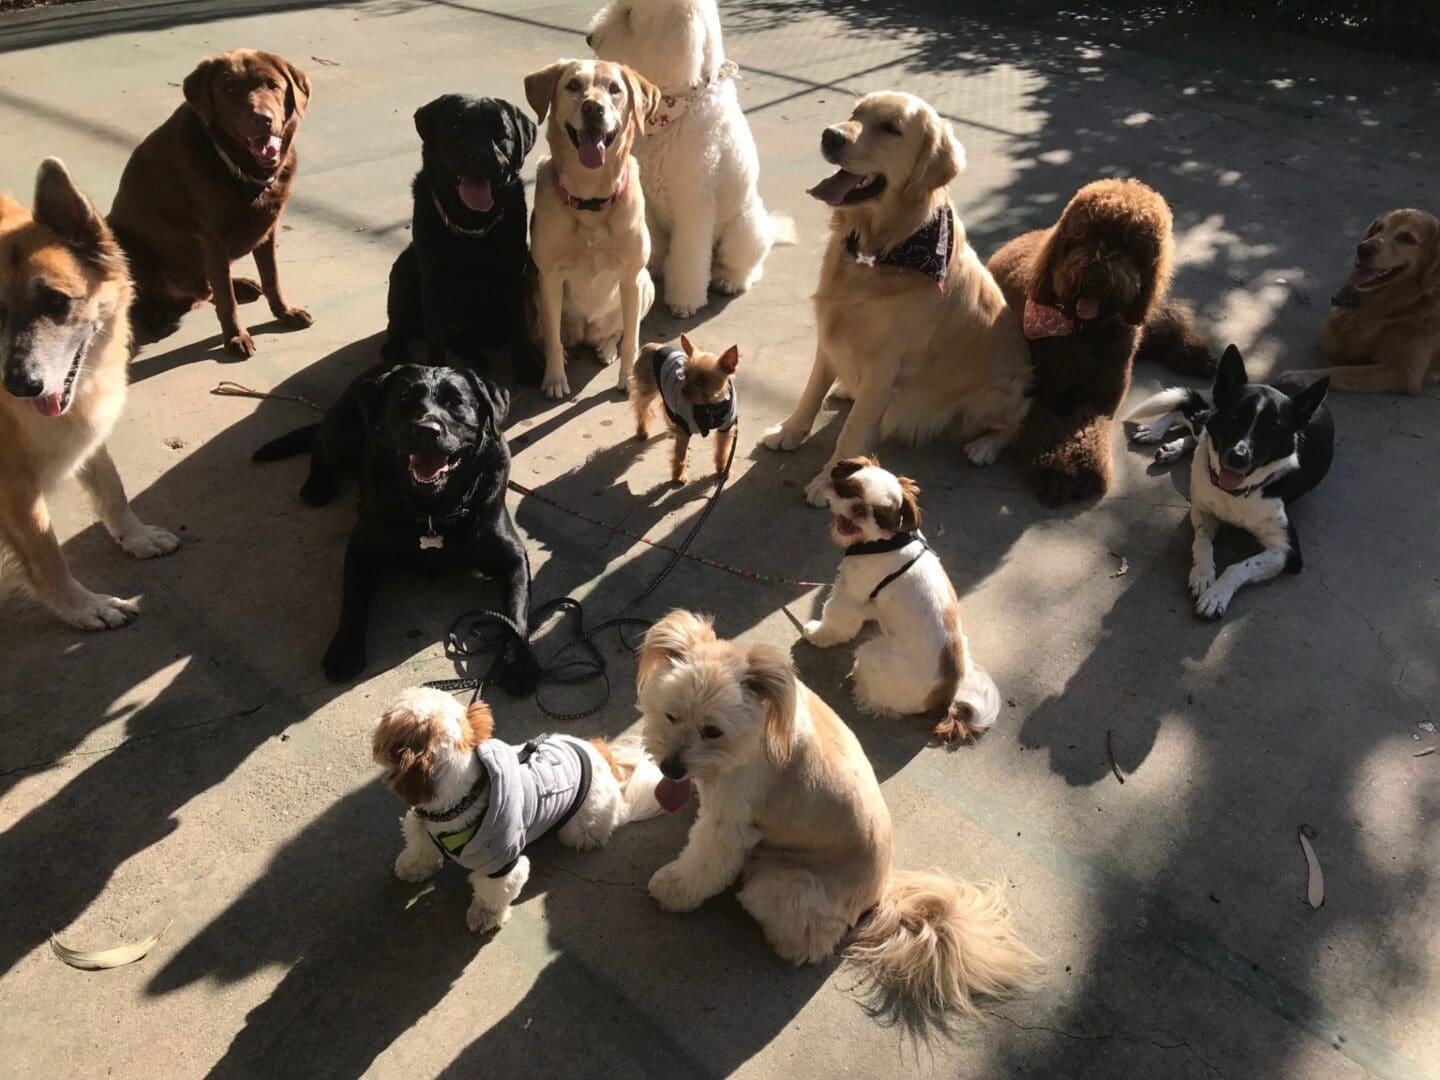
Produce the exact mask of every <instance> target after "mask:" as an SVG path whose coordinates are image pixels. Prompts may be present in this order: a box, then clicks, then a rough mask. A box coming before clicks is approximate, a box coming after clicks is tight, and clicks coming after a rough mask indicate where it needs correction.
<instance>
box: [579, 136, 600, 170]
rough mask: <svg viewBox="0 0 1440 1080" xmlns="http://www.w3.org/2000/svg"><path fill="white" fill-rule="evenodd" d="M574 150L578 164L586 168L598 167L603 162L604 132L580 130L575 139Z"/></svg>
mask: <svg viewBox="0 0 1440 1080" xmlns="http://www.w3.org/2000/svg"><path fill="white" fill-rule="evenodd" d="M575 149H576V151H577V152H578V153H579V155H580V164H581V165H584V166H585V167H586V168H587V169H598V168H600V167H601V166H602V165H604V164H605V133H604V132H603V131H582V132H580V137H579V139H577V140H576V146H575Z"/></svg>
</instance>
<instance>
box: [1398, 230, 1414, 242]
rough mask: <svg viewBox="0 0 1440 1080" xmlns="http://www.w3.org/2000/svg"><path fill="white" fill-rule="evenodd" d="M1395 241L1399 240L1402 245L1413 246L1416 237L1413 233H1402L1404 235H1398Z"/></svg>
mask: <svg viewBox="0 0 1440 1080" xmlns="http://www.w3.org/2000/svg"><path fill="white" fill-rule="evenodd" d="M1395 239H1396V240H1398V241H1400V243H1402V244H1413V243H1415V237H1414V235H1413V234H1411V233H1408V232H1402V233H1399V234H1397V235H1396V237H1395Z"/></svg>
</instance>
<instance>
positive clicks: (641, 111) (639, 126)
mask: <svg viewBox="0 0 1440 1080" xmlns="http://www.w3.org/2000/svg"><path fill="white" fill-rule="evenodd" d="M620 77H621V78H622V79H624V80H625V92H626V93H627V94H629V96H630V123H632V124H634V125H635V134H636V135H644V134H645V131H646V129H647V128H648V127H649V125H650V119H651V117H653V116H654V115H655V113H656V111H657V110H658V109H659V108H660V88H659V87H658V86H656V85H655V84H654V83H652V82H651V81H650V80H649V79H647V78H645V76H644V75H641V74H640V73H639V72H638V71H634V70H632V69H631V68H628V67H626V66H625V65H624V64H621V65H620Z"/></svg>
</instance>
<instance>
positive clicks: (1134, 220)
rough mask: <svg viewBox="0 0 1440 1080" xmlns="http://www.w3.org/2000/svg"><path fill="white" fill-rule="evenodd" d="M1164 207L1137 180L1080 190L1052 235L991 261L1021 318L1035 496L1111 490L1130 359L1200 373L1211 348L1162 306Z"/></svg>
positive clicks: (1021, 242)
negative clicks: (1028, 370)
mask: <svg viewBox="0 0 1440 1080" xmlns="http://www.w3.org/2000/svg"><path fill="white" fill-rule="evenodd" d="M1173 247H1174V240H1173V237H1172V235H1171V217H1170V207H1169V206H1168V205H1166V202H1165V200H1164V199H1163V198H1162V197H1161V196H1160V194H1159V193H1158V192H1156V191H1154V190H1152V189H1151V188H1148V187H1146V186H1145V185H1144V184H1142V183H1140V182H1139V181H1138V180H1096V181H1095V182H1093V183H1090V184H1086V185H1085V186H1084V187H1083V188H1081V189H1080V190H1079V191H1078V192H1076V193H1075V197H1074V198H1073V199H1071V200H1070V204H1069V205H1068V206H1066V207H1065V212H1064V213H1063V214H1061V215H1060V220H1059V222H1058V223H1057V224H1056V225H1055V226H1054V227H1052V228H1049V229H1038V230H1036V231H1035V232H1028V233H1025V234H1024V235H1023V236H1017V237H1016V238H1015V239H1014V240H1011V241H1010V242H1009V243H1008V244H1006V245H1005V246H1004V247H1002V248H1001V249H1000V250H999V251H997V252H996V253H995V255H994V257H993V258H992V259H991V260H990V264H989V268H990V272H991V273H992V274H994V275H995V280H996V281H997V282H999V283H1000V288H1001V289H1002V290H1004V292H1005V299H1006V300H1008V301H1009V303H1010V307H1011V310H1013V311H1015V312H1017V313H1019V312H1024V316H1023V322H1024V328H1025V336H1026V337H1027V338H1029V339H1030V358H1031V364H1032V368H1033V375H1032V384H1031V397H1032V402H1031V407H1030V414H1029V416H1028V418H1027V419H1026V421H1025V426H1024V428H1023V429H1022V431H1021V434H1020V441H1019V444H1018V446H1017V450H1018V452H1019V454H1020V459H1021V461H1022V462H1024V464H1025V467H1026V469H1027V470H1028V471H1029V473H1030V476H1031V482H1032V484H1033V485H1034V487H1035V490H1036V492H1037V493H1038V494H1039V496H1040V498H1041V499H1042V500H1044V501H1045V502H1047V503H1052V504H1059V503H1065V502H1073V501H1075V500H1078V499H1088V498H1094V497H1096V496H1099V495H1103V494H1104V493H1105V492H1106V491H1107V490H1108V489H1109V487H1110V478H1111V463H1110V435H1111V428H1112V426H1113V424H1114V420H1115V413H1116V411H1117V410H1118V409H1119V408H1120V403H1121V402H1122V401H1123V400H1124V399H1125V393H1126V391H1127V390H1128V389H1129V388H1130V365H1131V362H1132V361H1133V360H1134V358H1135V357H1136V356H1137V355H1139V356H1141V357H1150V358H1152V359H1156V360H1160V361H1161V362H1162V363H1164V364H1165V365H1166V366H1167V367H1169V368H1170V369H1171V370H1172V371H1176V372H1179V373H1181V374H1187V375H1208V374H1211V373H1213V372H1214V370H1215V359H1214V357H1213V356H1212V355H1211V353H1210V349H1209V346H1208V345H1207V343H1206V342H1205V340H1204V338H1202V337H1201V336H1200V335H1199V334H1198V333H1197V332H1196V331H1195V328H1194V323H1193V319H1192V317H1191V314H1190V311H1189V309H1187V308H1186V307H1184V306H1183V305H1181V304H1178V303H1174V302H1171V301H1168V300H1167V299H1166V295H1165V294H1166V290H1167V289H1168V288H1169V285H1170V263H1171V254H1172V248H1173Z"/></svg>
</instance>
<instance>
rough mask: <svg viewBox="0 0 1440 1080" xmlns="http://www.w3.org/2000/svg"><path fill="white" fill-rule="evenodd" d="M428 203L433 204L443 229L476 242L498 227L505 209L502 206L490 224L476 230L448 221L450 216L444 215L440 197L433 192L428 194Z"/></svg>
mask: <svg viewBox="0 0 1440 1080" xmlns="http://www.w3.org/2000/svg"><path fill="white" fill-rule="evenodd" d="M430 201H431V202H433V203H434V204H435V212H436V213H437V214H439V215H440V220H441V221H442V222H444V223H445V228H447V229H449V230H450V231H451V232H452V233H454V234H455V235H456V236H468V237H470V238H472V239H476V240H478V239H479V238H480V237H482V236H484V235H485V234H486V233H488V232H489V231H490V230H491V229H493V228H495V226H496V225H499V224H500V221H501V219H502V218H504V216H505V208H504V207H503V206H502V207H501V208H500V211H499V212H498V213H497V214H496V215H495V220H494V221H492V222H490V224H488V225H482V226H481V227H480V228H478V229H467V228H465V227H464V226H463V225H456V224H455V223H454V222H453V221H451V220H450V215H449V214H447V213H445V207H443V206H441V205H440V196H439V195H436V194H435V192H434V191H433V190H432V191H431V192H430Z"/></svg>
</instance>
